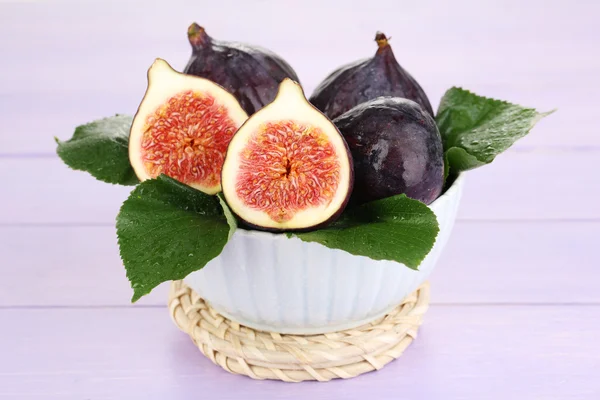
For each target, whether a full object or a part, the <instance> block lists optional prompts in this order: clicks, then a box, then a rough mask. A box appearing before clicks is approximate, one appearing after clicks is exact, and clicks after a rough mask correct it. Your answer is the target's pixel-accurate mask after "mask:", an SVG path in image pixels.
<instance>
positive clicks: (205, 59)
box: [183, 23, 298, 115]
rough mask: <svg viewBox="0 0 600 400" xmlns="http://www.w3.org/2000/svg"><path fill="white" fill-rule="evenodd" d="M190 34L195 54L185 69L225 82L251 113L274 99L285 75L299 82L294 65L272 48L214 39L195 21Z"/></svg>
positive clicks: (227, 87) (188, 71) (189, 72)
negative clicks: (267, 48) (271, 49)
mask: <svg viewBox="0 0 600 400" xmlns="http://www.w3.org/2000/svg"><path fill="white" fill-rule="evenodd" d="M188 38H189V41H190V44H191V45H192V56H191V58H190V60H189V61H188V64H187V66H186V67H185V69H184V70H183V73H184V74H190V75H196V76H200V77H202V78H206V79H210V80H211V81H213V82H215V83H217V84H219V85H221V86H223V87H224V88H225V89H226V90H227V91H229V92H230V93H231V94H233V96H234V97H235V98H236V99H237V100H238V101H239V103H240V105H241V106H242V108H243V109H244V111H246V113H247V114H248V115H252V114H254V113H255V112H256V111H258V110H260V109H261V108H263V107H264V106H265V105H267V104H269V103H271V102H272V101H273V100H274V99H275V96H276V95H277V90H278V88H279V84H280V83H281V81H283V80H284V79H285V78H291V79H292V80H294V81H296V82H298V76H297V75H296V72H294V70H293V69H292V67H291V66H290V65H289V64H288V63H287V62H285V61H284V60H283V59H282V58H281V57H279V56H278V55H276V54H275V53H273V52H271V51H269V50H266V49H263V48H260V47H257V46H251V45H247V44H243V43H237V42H225V41H219V40H215V39H213V38H211V37H210V36H209V35H208V34H207V33H206V31H205V30H204V28H202V27H201V26H199V25H198V24H196V23H193V24H192V25H190V27H189V28H188Z"/></svg>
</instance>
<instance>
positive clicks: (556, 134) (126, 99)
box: [0, 66, 600, 156]
mask: <svg viewBox="0 0 600 400" xmlns="http://www.w3.org/2000/svg"><path fill="white" fill-rule="evenodd" d="M145 68H146V66H144V68H142V69H140V70H139V71H138V72H139V73H138V75H139V76H140V79H139V85H138V86H139V87H138V88H136V89H131V90H129V91H125V90H115V91H88V92H85V93H73V94H66V93H64V92H58V93H54V92H52V93H40V94H35V95H32V94H31V93H8V94H6V93H0V103H3V104H6V106H5V108H6V116H5V117H4V121H3V122H4V128H3V129H4V131H5V132H8V133H10V136H8V141H7V142H6V143H5V144H4V145H3V147H2V149H1V150H0V156H6V155H18V154H32V153H43V154H52V153H54V151H55V149H56V143H55V142H54V140H53V138H54V137H58V138H59V139H61V140H67V139H68V138H70V137H71V135H72V134H73V131H74V130H75V127H76V126H79V125H82V124H85V123H88V122H91V121H94V120H96V119H100V118H104V117H109V116H112V115H114V114H116V113H120V114H130V115H133V114H135V112H136V110H137V107H138V105H139V102H140V101H141V98H142V96H143V93H144V91H145V81H144V80H143V79H142V78H143V77H144V76H145V75H144V74H145ZM132 76H133V72H132ZM316 82H317V81H315V83H316ZM106 86H107V87H110V84H109V83H106ZM450 86H451V84H447V85H435V86H434V85H432V86H431V87H430V90H429V93H430V94H431V99H432V101H433V99H435V104H436V105H437V101H438V99H439V98H441V96H442V95H443V93H444V91H445V90H446V89H447V88H449V87H450ZM464 87H466V88H468V89H470V90H471V91H473V92H475V93H478V94H481V95H485V96H490V97H496V98H500V99H505V100H510V101H512V102H515V103H519V104H523V105H525V106H530V107H537V108H538V109H539V110H541V111H549V110H551V109H556V108H557V109H558V112H556V113H555V114H553V115H552V116H550V117H548V118H546V119H544V120H542V121H541V122H539V124H538V125H537V126H536V128H535V129H534V130H533V132H532V133H531V135H529V136H528V137H526V138H524V139H523V140H521V141H519V142H517V144H516V145H515V146H516V147H517V148H524V147H525V148H526V147H560V148H573V147H577V148H579V147H583V148H585V147H600V139H598V135H596V134H595V132H596V121H595V120H594V104H595V103H594V102H593V101H591V96H592V95H593V94H592V91H593V90H592V89H590V88H589V87H587V86H585V87H584V86H578V87H576V88H573V89H570V90H569V92H568V93H564V92H561V91H557V90H556V88H554V87H552V86H544V87H542V88H533V89H532V88H526V87H509V86H503V85H491V84H472V85H469V84H467V85H464ZM599 87H600V85H599ZM307 92H308V91H307ZM308 93H310V92H308ZM567 97H568V98H567ZM573 97H580V98H583V100H582V101H581V102H575V103H574V102H572V101H571V100H569V99H571V98H573ZM587 98H590V101H587V100H586V99H587ZM32 108H35V109H36V110H39V111H37V113H36V117H35V118H29V117H28V116H29V115H30V113H31V109H32ZM575 115H576V116H577V117H576V119H574V116H575ZM566 133H568V134H566Z"/></svg>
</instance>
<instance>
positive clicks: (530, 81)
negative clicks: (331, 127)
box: [0, 0, 600, 154]
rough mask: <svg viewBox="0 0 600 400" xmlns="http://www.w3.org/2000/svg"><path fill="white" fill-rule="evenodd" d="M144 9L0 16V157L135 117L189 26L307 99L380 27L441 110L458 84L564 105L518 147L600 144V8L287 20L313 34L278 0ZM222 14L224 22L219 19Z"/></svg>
mask: <svg viewBox="0 0 600 400" xmlns="http://www.w3.org/2000/svg"><path fill="white" fill-rule="evenodd" d="M176 3H177V2H176ZM524 3H526V4H524ZM142 4H144V3H140V2H131V1H129V2H127V1H125V2H120V3H119V6H118V9H119V12H115V10H114V8H113V7H106V6H104V5H102V4H101V3H89V2H84V3H75V2H63V3H60V5H58V6H55V5H54V3H53V2H48V3H44V2H31V3H24V4H17V3H9V4H3V5H2V6H1V7H3V8H2V12H1V13H0V14H1V15H0V18H1V22H2V23H1V24H0V48H1V49H2V54H3V57H2V58H3V60H5V61H4V62H0V103H2V104H3V109H4V112H3V114H4V115H3V131H5V132H7V133H8V132H10V135H8V134H7V138H8V139H9V140H8V141H6V142H4V144H3V146H2V149H1V150H0V152H1V153H7V154H21V153H46V154H48V153H52V152H53V151H54V147H55V146H54V143H53V141H52V137H53V136H58V137H60V138H63V139H66V138H67V137H69V136H70V135H71V133H72V131H73V128H74V127H75V126H77V125H79V124H82V123H86V122H89V121H91V120H93V119H96V118H101V117H105V116H109V115H112V114H114V113H134V112H135V111H136V109H137V106H138V105H139V102H140V100H141V98H142V96H143V93H144V91H145V87H146V71H147V69H148V67H149V66H150V64H151V63H152V61H153V60H154V59H155V58H156V57H162V58H165V59H166V60H167V61H169V62H171V63H172V64H173V66H174V67H175V68H177V69H180V70H181V69H182V68H183V67H184V66H185V64H186V62H187V60H188V58H189V56H190V46H189V43H188V42H187V38H186V29H187V26H188V25H189V24H190V23H191V22H192V21H193V20H194V19H196V20H197V21H198V22H200V23H201V24H203V25H205V26H206V28H207V29H208V30H209V33H211V34H212V35H213V36H215V37H217V38H221V39H224V40H242V41H245V42H249V43H256V44H260V45H262V46H264V47H266V48H269V49H272V50H274V51H276V52H277V53H279V54H281V55H282V56H283V57H284V58H285V59H286V60H287V61H288V62H289V63H290V64H291V65H292V66H294V68H295V69H296V71H297V72H298V75H299V77H300V80H301V82H302V83H303V85H304V88H305V90H306V92H307V93H311V92H312V90H313V89H314V88H315V87H316V85H317V84H318V83H319V82H320V81H321V80H322V79H323V78H324V77H325V76H326V75H327V74H328V73H329V72H330V71H332V70H333V69H335V68H337V67H338V66H340V65H341V64H344V63H347V62H351V61H354V60H357V59H360V58H364V57H368V56H371V55H372V54H373V53H374V51H375V49H374V46H375V44H374V43H373V37H374V34H375V31H376V30H382V31H384V32H387V33H388V35H390V36H392V37H393V39H392V44H393V45H394V48H395V52H396V55H397V58H398V59H399V61H400V62H401V64H402V65H403V66H404V67H405V68H406V69H407V70H408V71H410V72H411V73H413V75H415V76H416V78H417V79H418V81H419V82H420V83H421V84H422V85H423V86H424V88H425V89H426V92H427V93H428V94H429V97H430V99H431V102H432V103H433V105H434V107H437V104H438V102H439V99H440V97H441V96H442V94H443V93H444V91H445V90H446V89H447V88H449V87H451V86H453V85H457V86H463V87H465V88H468V89H470V90H473V91H475V92H477V93H480V94H483V95H486V96H494V97H498V98H502V99H505V100H509V101H513V102H517V103H520V104H523V105H526V106H530V107H536V108H538V109H540V110H542V111H548V110H550V109H554V108H558V109H559V112H557V113H556V114H555V115H553V116H552V117H550V118H551V119H549V121H551V122H549V121H548V122H546V121H543V122H542V123H541V124H540V126H539V127H538V128H537V129H536V133H535V134H534V135H532V136H531V137H528V138H526V139H524V140H523V141H522V142H521V143H520V144H519V145H523V146H534V145H535V146H549V145H551V146H559V147H560V146H600V139H599V136H598V135H597V134H596V120H595V106H596V103H597V102H596V94H597V93H598V91H599V90H600V76H599V75H598V74H597V71H598V69H599V68H600V58H598V57H597V56H596V50H597V40H594V39H595V38H597V37H598V34H599V29H598V26H597V24H596V19H595V18H594V17H593V15H595V12H597V7H598V6H597V5H595V4H594V3H593V2H579V3H578V5H577V7H571V6H568V3H565V2H564V1H562V2H561V1H547V2H543V3H540V2H539V1H533V2H522V1H518V0H511V1H506V0H505V1H503V2H496V3H491V2H475V1H472V0H457V1H454V2H452V5H450V4H445V3H442V2H438V3H437V6H436V7H433V6H431V5H430V4H426V3H423V4H419V3H415V4H411V5H408V4H406V2H404V3H403V4H402V7H401V9H399V8H398V7H399V6H398V2H397V1H395V0H380V1H378V3H377V8H374V7H372V5H371V4H368V3H364V2H358V1H351V2H350V3H347V2H344V3H337V4H336V2H335V1H334V2H322V1H318V0H310V1H305V2H303V6H302V7H298V8H297V9H294V12H293V13H294V19H295V20H297V21H306V22H307V23H308V25H309V26H310V29H309V32H306V30H305V29H300V28H299V25H298V24H294V23H289V21H288V19H287V18H277V17H276V14H275V13H276V11H275V10H281V6H280V5H279V3H278V2H276V1H274V0H271V1H261V2H259V3H256V2H240V1H235V0H227V1H222V2H220V4H219V7H207V6H205V5H204V4H201V3H198V2H197V1H189V2H179V4H180V5H179V6H169V7H167V6H165V5H164V4H163V5H157V6H156V8H153V9H152V10H148V12H146V13H145V14H144V18H143V22H140V23H134V22H132V21H139V20H140V18H139V13H140V6H141V5H142ZM340 4H341V5H340ZM541 4H543V5H541ZM182 9H185V10H186V12H181V10H182ZM225 9H226V10H228V18H223V15H222V10H225ZM315 10H319V11H318V12H316V11H315ZM566 15H568V16H569V17H566ZM450 16H452V18H450ZM264 18H267V19H268V20H269V24H267V25H261V27H260V28H259V29H257V25H256V23H247V22H246V21H253V22H254V21H257V20H262V19H264ZM348 21H357V23H354V24H348ZM300 25H303V24H300ZM350 27H351V28H350ZM6 60H15V61H16V60H18V61H17V62H6ZM31 115H35V117H34V118H30V117H29V116H31Z"/></svg>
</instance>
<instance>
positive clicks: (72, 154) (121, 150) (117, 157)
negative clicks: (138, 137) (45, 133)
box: [55, 115, 139, 185]
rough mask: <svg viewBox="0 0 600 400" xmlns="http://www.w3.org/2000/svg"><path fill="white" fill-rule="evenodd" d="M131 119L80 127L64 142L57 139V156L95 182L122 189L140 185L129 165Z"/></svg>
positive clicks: (105, 119)
mask: <svg viewBox="0 0 600 400" xmlns="http://www.w3.org/2000/svg"><path fill="white" fill-rule="evenodd" d="M131 122H132V117H130V116H128V115H116V116H114V117H110V118H104V119H101V120H98V121H94V122H91V123H89V124H86V125H81V126H78V127H77V128H76V129H75V133H74V134H73V137H72V138H71V139H69V140H67V141H65V142H63V141H60V140H58V139H56V138H55V140H56V143H58V148H57V150H56V152H57V153H58V155H59V157H60V158H61V159H62V160H63V161H64V162H65V164H67V165H68V166H69V167H71V168H73V169H76V170H80V171H87V172H89V173H90V174H91V175H92V176H93V177H95V178H96V179H99V180H101V181H104V182H108V183H115V184H120V185H135V184H137V183H139V180H138V178H137V177H136V176H135V173H134V171H133V168H132V167H131V164H129V153H128V141H129V128H130V127H131Z"/></svg>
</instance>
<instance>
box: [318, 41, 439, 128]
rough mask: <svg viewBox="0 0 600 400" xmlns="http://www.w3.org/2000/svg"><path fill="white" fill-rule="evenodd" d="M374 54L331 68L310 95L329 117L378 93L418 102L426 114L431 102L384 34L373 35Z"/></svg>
mask: <svg viewBox="0 0 600 400" xmlns="http://www.w3.org/2000/svg"><path fill="white" fill-rule="evenodd" d="M375 41H376V42H377V45H378V49H377V52H376V53H375V56H374V57H372V58H368V59H365V60H359V61H356V62H354V63H351V64H347V65H344V66H342V67H340V68H339V69H337V70H335V71H334V72H332V73H331V74H330V75H329V76H327V78H325V80H324V81H323V82H321V84H319V86H317V88H316V89H315V91H314V93H313V94H312V96H311V97H310V102H311V103H312V104H314V106H315V107H317V108H318V109H319V110H321V111H322V112H323V113H325V115H327V116H328V117H329V118H331V119H334V118H336V117H338V116H339V115H341V114H343V113H345V112H346V111H348V110H350V109H351V108H352V107H354V106H356V105H358V104H360V103H364V102H365V101H368V100H372V99H375V98H377V97H381V96H392V97H402V98H405V99H409V100H413V101H415V102H417V103H419V104H420V105H421V107H423V109H424V110H425V111H427V112H428V113H429V114H430V115H432V116H433V115H434V114H433V109H432V108H431V104H430V103H429V100H428V99H427V96H426V95H425V92H424V91H423V89H422V88H421V86H419V84H418V83H417V81H416V80H415V79H414V78H413V77H412V76H411V75H410V74H409V73H408V72H406V71H405V70H404V68H402V67H401V66H400V64H398V61H396V57H394V52H393V51H392V47H391V46H390V44H389V42H388V38H387V37H386V36H385V35H384V34H383V33H381V32H377V34H376V35H375Z"/></svg>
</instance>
